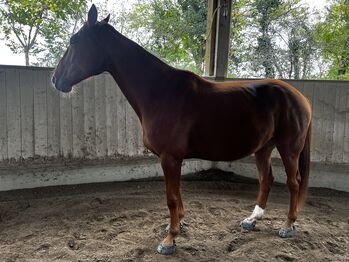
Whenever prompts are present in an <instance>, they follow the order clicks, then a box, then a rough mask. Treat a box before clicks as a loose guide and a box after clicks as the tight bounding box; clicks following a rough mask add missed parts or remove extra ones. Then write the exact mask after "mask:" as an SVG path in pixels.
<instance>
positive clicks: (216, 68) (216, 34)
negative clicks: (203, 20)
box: [205, 0, 232, 80]
mask: <svg viewBox="0 0 349 262" xmlns="http://www.w3.org/2000/svg"><path fill="white" fill-rule="evenodd" d="M231 8H232V5H231V0H209V2H208V19H207V21H208V23H207V40H206V53H205V75H206V76H212V77H215V78H216V79H217V80H221V79H224V78H226V77H227V69H228V53H229V42H230V41H229V40H230V39H229V38H230V24H231Z"/></svg>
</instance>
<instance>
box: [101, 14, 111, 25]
mask: <svg viewBox="0 0 349 262" xmlns="http://www.w3.org/2000/svg"><path fill="white" fill-rule="evenodd" d="M109 18H110V14H109V15H108V16H107V17H106V18H104V19H103V20H102V21H103V22H105V23H107V24H108V22H109Z"/></svg>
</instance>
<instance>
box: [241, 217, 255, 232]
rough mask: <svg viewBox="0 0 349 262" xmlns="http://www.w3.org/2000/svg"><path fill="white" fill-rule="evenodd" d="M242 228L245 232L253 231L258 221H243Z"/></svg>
mask: <svg viewBox="0 0 349 262" xmlns="http://www.w3.org/2000/svg"><path fill="white" fill-rule="evenodd" d="M240 227H241V228H242V229H244V230H248V231H251V230H253V229H254V228H255V227H256V220H253V221H245V220H243V221H241V223H240Z"/></svg>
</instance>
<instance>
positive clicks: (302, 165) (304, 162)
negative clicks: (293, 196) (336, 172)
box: [297, 122, 311, 211]
mask: <svg viewBox="0 0 349 262" xmlns="http://www.w3.org/2000/svg"><path fill="white" fill-rule="evenodd" d="M310 142H311V122H310V124H309V128H308V132H307V136H306V138H305V144H304V147H303V150H302V152H301V154H300V156H299V161H298V171H299V173H300V176H301V182H300V184H299V193H298V203H297V209H298V211H300V210H301V209H302V208H303V206H304V203H305V200H306V198H307V193H308V182H309V169H310Z"/></svg>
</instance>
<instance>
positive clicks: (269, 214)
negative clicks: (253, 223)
mask: <svg viewBox="0 0 349 262" xmlns="http://www.w3.org/2000/svg"><path fill="white" fill-rule="evenodd" d="M257 188H258V187H257V184H256V181H253V180H246V179H241V178H239V177H238V176H236V175H233V174H229V173H223V172H220V171H214V170H213V171H208V172H205V173H202V174H197V175H192V176H189V177H185V178H184V180H183V183H182V195H183V199H184V205H185V209H186V217H185V221H186V223H188V227H187V229H186V232H185V233H183V234H182V235H181V236H179V237H178V239H177V246H178V249H177V253H176V254H175V255H173V256H170V257H164V256H161V255H158V254H157V253H156V247H157V244H158V243H159V241H161V240H162V239H163V238H164V237H165V233H164V228H165V225H166V223H167V221H168V211H167V207H166V201H165V190H164V182H163V181H160V180H159V181H134V182H125V183H105V184H90V185H79V186H64V187H50V188H42V189H33V190H17V191H12V192H2V193H0V214H1V218H2V219H1V222H0V261H103V262H104V261H349V193H344V192H338V191H333V190H327V189H311V190H310V192H309V197H308V201H307V204H306V206H305V210H304V211H303V212H302V213H301V214H300V216H299V219H298V221H297V223H296V225H297V230H298V234H297V236H296V237H294V238H292V239H281V238H279V237H278V236H277V231H278V229H279V228H280V226H281V225H282V224H283V222H284V220H285V218H286V214H287V208H288V192H287V188H286V187H285V186H283V185H274V187H273V190H272V193H271V196H270V199H269V202H268V207H267V210H266V215H265V217H264V219H263V220H261V221H259V223H258V224H257V228H256V230H255V231H253V232H249V233H244V232H241V230H240V228H239V222H240V220H242V219H243V218H245V217H246V216H248V215H249V214H250V212H251V211H252V209H253V207H254V201H255V197H256V194H257Z"/></svg>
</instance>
